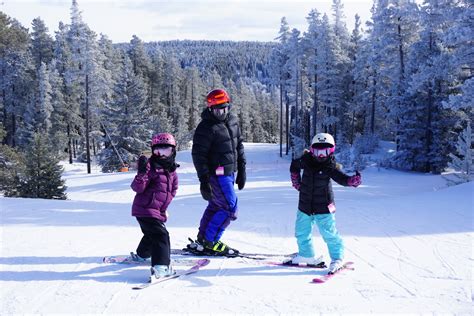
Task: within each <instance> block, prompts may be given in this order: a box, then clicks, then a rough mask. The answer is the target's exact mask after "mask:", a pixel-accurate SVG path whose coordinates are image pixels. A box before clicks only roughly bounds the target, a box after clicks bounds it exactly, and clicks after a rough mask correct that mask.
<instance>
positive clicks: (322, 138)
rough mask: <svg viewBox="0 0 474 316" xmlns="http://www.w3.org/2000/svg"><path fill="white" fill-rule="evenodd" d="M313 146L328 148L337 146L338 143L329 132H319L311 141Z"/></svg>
mask: <svg viewBox="0 0 474 316" xmlns="http://www.w3.org/2000/svg"><path fill="white" fill-rule="evenodd" d="M311 147H316V148H317V147H319V148H325V147H326V148H327V147H331V148H334V147H336V143H335V142H334V137H332V135H331V134H328V133H318V134H316V135H315V136H314V137H313V141H312V142H311Z"/></svg>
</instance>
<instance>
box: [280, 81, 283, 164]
mask: <svg viewBox="0 0 474 316" xmlns="http://www.w3.org/2000/svg"><path fill="white" fill-rule="evenodd" d="M280 157H283V84H282V83H281V74H280Z"/></svg>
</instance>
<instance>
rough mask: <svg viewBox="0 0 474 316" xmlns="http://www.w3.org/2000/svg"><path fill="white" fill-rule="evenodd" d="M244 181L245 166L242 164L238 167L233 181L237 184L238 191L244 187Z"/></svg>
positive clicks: (245, 179) (245, 178)
mask: <svg viewBox="0 0 474 316" xmlns="http://www.w3.org/2000/svg"><path fill="white" fill-rule="evenodd" d="M245 181H247V173H246V171H245V165H244V164H242V165H239V167H238V170H237V179H235V183H237V186H238V188H239V190H242V189H243V188H244V187H245Z"/></svg>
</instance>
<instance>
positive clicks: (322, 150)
mask: <svg viewBox="0 0 474 316" xmlns="http://www.w3.org/2000/svg"><path fill="white" fill-rule="evenodd" d="M334 149H335V148H334V147H329V146H321V144H314V145H313V146H311V148H310V151H311V154H313V156H314V157H316V158H327V157H329V156H330V155H331V154H332V153H334Z"/></svg>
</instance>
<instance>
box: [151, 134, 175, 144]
mask: <svg viewBox="0 0 474 316" xmlns="http://www.w3.org/2000/svg"><path fill="white" fill-rule="evenodd" d="M155 145H170V146H173V147H176V140H174V137H173V135H171V134H170V133H159V134H156V135H155V136H153V138H152V139H151V146H152V147H153V146H155Z"/></svg>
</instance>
